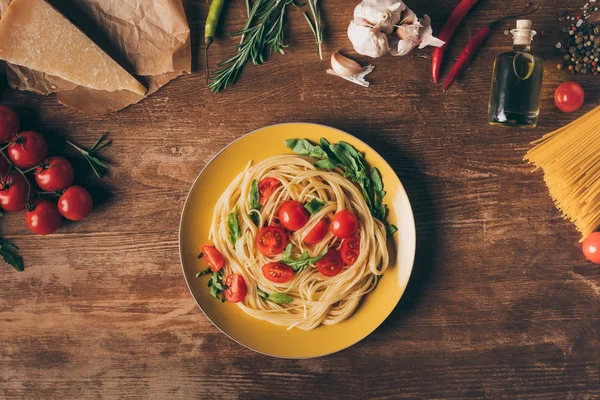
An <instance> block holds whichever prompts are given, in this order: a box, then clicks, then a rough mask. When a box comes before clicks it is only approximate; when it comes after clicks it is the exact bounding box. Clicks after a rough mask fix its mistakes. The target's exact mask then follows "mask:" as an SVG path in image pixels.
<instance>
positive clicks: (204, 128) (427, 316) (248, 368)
mask: <svg viewBox="0 0 600 400" xmlns="http://www.w3.org/2000/svg"><path fill="white" fill-rule="evenodd" d="M353 3H354V2H352V1H341V0H330V1H324V2H323V14H324V16H325V20H326V24H327V44H326V45H325V46H324V51H325V53H326V54H327V55H329V54H330V53H331V52H332V51H335V50H337V49H339V48H341V49H343V50H345V51H347V52H348V53H349V54H353V52H352V51H350V50H351V46H350V43H349V42H348V40H347V38H346V35H345V30H346V26H347V23H348V22H349V20H350V19H351V16H352V10H353V7H354V5H355V4H353ZM456 3H457V1H454V0H439V1H438V0H425V1H420V2H416V1H412V2H409V5H410V6H413V7H414V9H415V10H416V11H417V12H418V13H419V14H422V13H425V12H426V13H428V14H430V15H431V17H432V20H433V24H434V28H435V31H436V32H437V31H438V30H439V28H440V27H441V24H442V23H443V21H444V19H445V18H446V17H447V16H448V15H449V13H450V12H451V10H452V8H453V6H454V5H455V4H456ZM583 3H584V2H583V1H581V2H570V3H569V5H568V7H570V11H576V10H577V9H578V8H579V7H580V6H583ZM243 4H244V2H243V1H241V0H232V1H231V2H230V4H229V7H228V9H227V12H226V16H225V22H226V23H225V26H224V28H223V32H231V31H233V30H236V29H239V28H240V26H241V25H242V24H243V21H244V14H245V11H244V10H245V7H244V5H243ZM524 5H525V2H521V1H516V0H507V1H504V2H502V3H498V2H490V1H486V2H481V4H480V5H478V6H476V7H475V8H474V9H473V11H472V12H471V14H470V15H469V17H468V19H467V20H466V21H465V22H464V23H463V24H462V25H461V27H460V28H459V33H458V34H457V36H456V38H455V40H454V41H453V43H452V46H451V49H450V50H449V52H448V54H447V60H446V63H445V65H446V68H445V69H444V71H443V73H444V74H445V73H447V72H448V66H449V65H450V64H451V62H453V61H454V60H455V59H456V57H457V55H458V54H459V52H460V50H461V49H462V47H463V46H464V45H465V44H466V42H467V40H468V39H469V37H470V36H471V35H472V34H473V33H474V32H476V31H477V30H478V29H479V28H481V27H482V26H483V25H484V24H486V23H489V22H491V21H493V20H495V19H497V18H499V17H501V16H504V15H505V14H506V13H513V12H514V11H515V10H520V9H522V8H523V7H524ZM564 7H566V5H565V3H564V2H561V1H558V0H549V1H546V2H544V6H543V8H542V9H541V10H540V11H539V12H538V13H537V14H535V15H533V16H532V17H531V18H532V19H533V21H534V26H535V28H536V29H537V30H538V31H540V32H541V31H546V35H540V36H538V37H536V39H535V48H536V49H537V51H538V52H539V53H540V54H541V55H542V56H543V57H544V58H545V59H546V60H547V62H546V68H545V79H544V86H543V93H542V96H543V101H542V113H541V119H540V125H539V127H538V128H536V129H533V130H524V129H502V128H498V127H491V126H489V125H487V123H486V113H487V97H488V93H489V83H490V76H491V69H492V64H493V59H494V57H495V56H496V55H497V54H498V53H500V52H501V51H504V50H506V49H508V48H510V42H511V41H510V38H508V37H506V36H505V35H504V34H503V30H504V29H506V28H510V26H511V24H512V22H510V21H509V22H504V23H501V24H500V25H499V26H498V27H497V28H496V30H495V31H494V33H493V35H492V37H491V38H490V40H489V41H488V42H487V44H486V45H485V47H484V48H483V49H482V50H481V51H480V52H479V54H478V56H477V58H476V60H475V61H474V63H473V64H472V65H471V66H470V67H469V69H468V70H467V71H466V74H465V76H464V77H463V79H461V81H460V82H458V83H457V84H455V85H454V87H452V89H451V90H450V91H449V92H447V93H443V92H442V91H441V88H440V87H439V86H435V85H433V84H432V82H431V79H430V53H431V52H430V51H429V50H424V51H415V52H413V53H411V54H410V55H408V56H407V57H404V58H383V59H378V60H375V61H373V64H374V65H376V68H375V71H374V72H373V73H372V74H371V75H370V76H369V80H371V81H372V87H370V88H368V89H364V88H360V87H358V86H355V85H352V84H350V83H348V82H346V81H344V80H342V79H337V78H335V77H331V76H328V75H326V74H325V69H326V68H327V67H328V62H327V61H323V62H321V61H319V60H318V59H317V58H316V56H315V54H314V50H315V49H314V42H313V39H312V37H311V36H310V35H309V30H308V27H307V26H306V24H305V23H304V21H303V19H302V17H301V14H300V11H299V10H297V9H294V8H292V9H291V10H290V13H289V14H290V15H289V19H288V21H289V31H288V35H287V43H288V44H289V47H288V48H287V49H286V54H285V55H284V56H282V55H277V56H273V57H271V58H270V60H269V62H268V63H266V64H265V65H262V66H253V65H252V66H249V67H248V68H247V69H246V70H245V71H244V73H243V74H242V76H241V79H240V80H239V82H238V83H237V84H236V85H235V86H234V87H232V88H230V89H228V90H227V91H225V92H223V93H221V94H213V93H210V92H209V91H208V90H207V89H206V88H205V86H204V70H203V69H202V68H200V69H199V70H198V68H197V67H196V68H195V69H196V71H197V72H195V73H193V74H192V75H188V76H184V77H180V78H178V79H177V80H175V81H173V82H172V83H170V84H169V85H167V86H166V87H164V88H163V89H161V90H160V91H159V92H158V93H156V94H154V95H152V96H150V97H149V98H147V99H145V100H144V101H142V102H141V103H139V104H137V105H135V106H132V107H130V108H128V109H126V110H124V111H122V112H119V113H117V114H114V115H110V116H104V117H90V116H86V115H83V114H81V113H79V112H77V111H74V110H71V109H68V108H65V107H63V106H61V105H60V104H58V103H56V102H55V100H54V99H53V98H52V97H48V98H46V97H41V96H36V95H33V94H27V93H19V92H16V91H13V90H10V89H8V88H6V84H5V83H4V80H2V82H3V83H1V84H0V102H1V103H2V104H10V105H12V106H14V107H15V108H16V109H17V110H18V111H19V113H20V114H21V115H22V116H23V125H24V128H31V129H37V130H40V131H41V132H43V133H44V134H45V135H47V136H48V137H49V138H51V142H52V143H51V151H52V152H55V153H63V154H67V155H68V156H70V157H72V159H73V160H77V157H76V155H75V154H74V153H73V152H71V151H70V150H69V149H67V148H66V147H65V145H64V142H63V140H62V139H64V138H69V139H71V140H74V141H76V142H78V143H80V144H82V145H89V144H91V143H92V142H93V140H94V139H95V138H96V137H97V136H98V135H99V133H101V132H104V131H108V132H110V137H111V138H112V139H114V144H113V146H112V147H111V148H110V149H109V150H107V151H106V154H107V156H108V158H109V160H110V162H111V168H110V175H109V176H108V177H107V178H105V179H103V180H102V181H98V180H96V179H94V178H93V177H91V175H89V174H86V173H85V172H82V171H84V170H85V169H84V164H81V163H80V162H79V164H78V165H79V166H81V167H82V168H80V169H78V176H77V179H78V181H79V182H84V183H85V185H87V186H89V187H90V188H91V189H92V191H93V193H94V197H95V199H97V203H98V205H97V207H96V209H95V211H94V213H93V214H92V215H91V216H90V218H89V219H88V220H86V221H85V222H83V223H69V224H65V226H64V227H63V228H62V229H61V230H60V231H59V232H58V233H56V234H54V235H51V236H49V237H36V236H33V235H32V234H30V233H29V232H28V230H27V228H26V226H25V222H24V218H23V215H8V216H6V217H5V218H3V219H2V221H1V231H0V234H1V235H2V236H3V237H6V238H8V239H10V240H11V241H13V242H14V243H15V244H17V245H18V246H20V247H21V248H22V252H21V254H22V255H23V256H24V258H25V261H26V270H25V272H23V273H15V272H13V271H12V270H11V269H9V268H5V269H3V270H2V273H1V274H0V291H1V295H0V397H2V398H6V399H22V398H27V399H35V398H40V399H63V398H77V399H79V398H150V397H152V398H181V399H184V398H201V399H270V398H277V399H286V398H306V399H315V398H340V399H366V398H372V399H399V398H427V399H433V398H451V399H460V398H492V399H544V400H546V399H597V398H600V363H599V358H600V339H599V337H600V318H599V315H600V306H599V304H600V269H599V268H598V267H597V266H594V265H591V264H590V263H588V262H586V261H585V260H584V259H583V257H582V255H581V251H580V248H579V244H578V240H579V236H578V233H577V232H576V231H575V228H574V227H573V226H572V225H571V224H569V223H567V222H565V221H563V220H562V219H561V218H560V216H559V213H558V212H557V211H556V209H555V208H554V206H553V204H552V201H551V200H550V197H549V196H548V194H547V191H546V188H545V186H544V184H543V181H542V179H541V176H540V175H539V174H531V173H530V170H531V168H530V167H529V166H528V165H526V164H524V162H523V161H522V156H523V155H524V153H525V151H526V150H527V149H528V148H529V145H528V143H529V142H530V141H531V140H533V139H536V138H538V137H539V136H541V135H542V134H544V133H546V132H548V131H550V130H553V129H556V128H558V127H560V126H562V125H564V124H566V123H568V122H570V121H572V120H573V119H574V118H576V117H577V116H579V115H582V114H583V113H584V112H585V111H588V110H590V109H591V108H593V107H594V106H595V105H596V103H597V100H596V99H597V94H598V90H599V89H600V81H599V80H598V79H597V78H594V77H576V80H577V81H579V82H581V83H582V85H583V86H584V88H585V90H586V93H587V94H588V98H587V101H586V104H585V106H584V107H583V108H582V110H580V111H578V112H576V113H574V114H562V113H559V112H558V111H557V110H556V109H555V107H554V105H553V101H552V94H553V90H554V88H555V87H556V86H557V84H558V83H559V82H562V81H564V80H566V79H568V78H569V77H568V76H567V75H565V74H563V73H562V72H559V71H557V70H556V68H555V64H556V62H557V60H558V59H559V57H558V56H557V55H555V54H554V43H555V42H556V40H557V39H558V38H559V36H560V28H561V26H559V25H558V24H557V14H558V12H559V11H561V10H562V9H563V8H564ZM207 10H208V1H207V0H201V1H200V0H196V1H191V0H190V1H187V2H186V11H187V14H188V19H189V21H190V25H191V27H192V30H193V37H194V41H195V43H194V49H195V51H194V58H195V59H196V60H197V59H198V58H199V57H200V58H201V57H203V52H202V51H201V50H199V51H196V50H197V49H198V47H200V45H199V40H198V38H199V37H200V35H201V32H202V26H203V20H204V17H205V15H206V13H207ZM234 45H235V41H234V40H233V39H231V38H227V37H226V36H225V35H224V34H221V35H220V37H219V38H218V40H217V42H216V43H215V44H214V45H213V47H212V48H211V57H212V60H213V64H215V63H216V62H217V61H218V60H222V59H224V58H225V57H227V56H228V55H230V54H231V53H232V49H233V46H234ZM358 59H359V60H360V61H361V62H367V60H366V59H364V58H362V57H358ZM196 64H197V63H196ZM290 121H305V122H316V123H321V124H327V125H331V126H333V127H336V128H340V129H343V130H346V131H348V132H349V133H352V134H354V135H356V136H358V137H359V138H361V139H362V140H364V141H366V142H367V143H369V144H370V145H372V146H373V147H374V148H375V149H376V150H377V151H379V152H380V153H381V154H382V156H383V157H384V158H385V159H387V160H388V161H389V162H390V163H391V165H392V166H393V167H394V169H395V170H396V172H397V173H398V175H399V177H400V178H401V180H402V182H403V184H404V185H405V187H406V189H407V192H408V194H409V197H410V199H411V201H412V204H413V207H414V211H415V217H416V222H417V228H418V255H417V260H416V263H415V267H414V273H413V276H412V278H411V282H410V284H409V287H408V290H407V293H406V294H405V296H404V297H403V299H402V300H401V302H400V304H399V305H398V307H397V308H396V310H395V311H394V312H393V314H392V315H391V316H390V317H389V319H388V320H387V321H386V322H385V323H384V324H383V325H382V326H381V327H380V328H379V329H377V330H376V331H375V332H374V333H373V334H372V335H370V336H369V337H368V338H366V339H365V340H363V341H362V342H361V343H359V344H357V345H355V346H353V347H351V348H349V349H347V350H345V351H342V352H340V353H338V354H334V355H331V356H328V357H324V358H320V359H314V360H302V361H293V360H284V359H275V358H269V357H266V356H263V355H260V354H256V353H254V352H252V351H250V350H247V349H245V348H243V347H241V346H239V345H237V344H236V343H234V342H232V341H231V340H230V339H228V338H227V337H226V336H224V335H223V334H221V333H220V332H219V331H218V330H217V329H216V328H215V327H214V326H212V324H211V323H210V322H209V321H208V320H207V319H206V318H205V317H204V315H203V314H202V313H201V312H200V311H199V310H198V309H197V307H196V306H195V304H194V301H193V300H192V298H191V296H190V294H189V292H188V290H187V287H186V285H185V282H184V279H183V277H182V273H181V267H180V264H179V256H178V249H177V241H178V238H177V231H178V225H179V217H180V213H181V209H182V206H183V202H184V200H185V196H186V194H187V191H188V189H189V187H190V185H191V183H192V182H193V180H194V179H195V177H196V175H197V174H198V172H199V171H200V170H201V169H202V167H203V166H204V165H206V163H207V162H208V161H209V160H210V159H211V158H212V157H213V156H214V155H215V154H216V153H217V152H218V151H219V150H220V149H221V148H223V147H224V146H226V145H227V144H228V143H229V142H231V141H232V140H234V139H236V138H238V137H240V136H241V135H243V134H245V133H246V132H249V131H252V130H254V129H257V128H260V127H262V126H265V125H269V124H274V123H279V122H290ZM207 190H210V188H207Z"/></svg>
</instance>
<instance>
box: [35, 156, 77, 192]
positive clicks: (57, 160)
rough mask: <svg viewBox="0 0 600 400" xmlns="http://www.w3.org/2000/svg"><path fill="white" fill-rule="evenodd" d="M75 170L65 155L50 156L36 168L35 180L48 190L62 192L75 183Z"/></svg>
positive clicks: (43, 188) (41, 187)
mask: <svg viewBox="0 0 600 400" xmlns="http://www.w3.org/2000/svg"><path fill="white" fill-rule="evenodd" d="M74 179H75V171H74V170H73V167H72V166H71V163H70V162H68V161H67V159H66V158H63V157H50V158H47V159H45V160H44V161H43V162H42V165H40V166H39V167H37V168H36V170H35V182H36V183H37V185H38V186H39V187H40V189H42V190H44V191H46V192H60V191H62V190H65V189H66V188H68V187H69V186H71V185H72V184H73V180H74Z"/></svg>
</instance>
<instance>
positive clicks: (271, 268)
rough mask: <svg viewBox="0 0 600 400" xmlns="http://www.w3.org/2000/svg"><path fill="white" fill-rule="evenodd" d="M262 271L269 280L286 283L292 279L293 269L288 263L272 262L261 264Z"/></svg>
mask: <svg viewBox="0 0 600 400" xmlns="http://www.w3.org/2000/svg"><path fill="white" fill-rule="evenodd" d="M262 273H263V275H264V276H265V278H267V279H268V280H270V281H271V282H275V283H286V282H289V281H290V280H291V279H292V276H293V275H294V270H293V269H292V268H291V267H290V266H288V265H285V264H282V263H279V262H272V263H268V264H265V265H263V267H262Z"/></svg>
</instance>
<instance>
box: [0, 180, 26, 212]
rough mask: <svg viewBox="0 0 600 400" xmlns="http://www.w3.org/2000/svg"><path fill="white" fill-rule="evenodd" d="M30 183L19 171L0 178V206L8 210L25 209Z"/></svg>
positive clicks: (17, 210)
mask: <svg viewBox="0 0 600 400" xmlns="http://www.w3.org/2000/svg"><path fill="white" fill-rule="evenodd" d="M28 194H29V184H28V183H27V181H26V180H25V178H23V175H21V174H19V173H18V172H11V173H10V174H8V175H7V176H4V177H2V178H1V179H0V207H1V208H2V209H3V210H4V211H6V212H19V211H23V210H24V209H25V203H26V202H27V195H28Z"/></svg>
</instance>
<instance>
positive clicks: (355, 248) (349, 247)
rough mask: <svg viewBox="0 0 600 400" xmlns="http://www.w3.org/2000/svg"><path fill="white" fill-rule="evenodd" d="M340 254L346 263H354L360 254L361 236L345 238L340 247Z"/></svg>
mask: <svg viewBox="0 0 600 400" xmlns="http://www.w3.org/2000/svg"><path fill="white" fill-rule="evenodd" d="M340 255H341V256H342V260H343V261H344V264H346V265H354V263H355V262H356V260H357V259H358V256H359V255H360V238H359V237H358V236H352V237H349V238H347V239H344V241H343V242H342V247H341V248H340Z"/></svg>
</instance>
